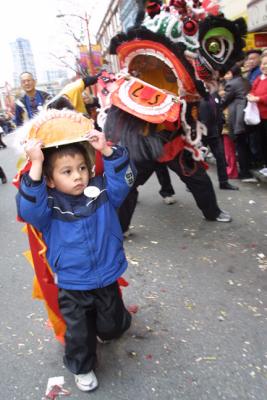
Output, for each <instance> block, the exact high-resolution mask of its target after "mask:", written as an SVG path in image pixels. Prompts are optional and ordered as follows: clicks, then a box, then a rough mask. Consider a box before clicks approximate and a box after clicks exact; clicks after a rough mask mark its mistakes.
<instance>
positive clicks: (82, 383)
mask: <svg viewBox="0 0 267 400" xmlns="http://www.w3.org/2000/svg"><path fill="white" fill-rule="evenodd" d="M74 377H75V383H76V386H77V387H78V389H80V390H81V391H82V392H91V391H92V390H95V389H96V388H97V386H98V381H97V378H96V376H95V373H94V371H90V372H88V374H79V375H74Z"/></svg>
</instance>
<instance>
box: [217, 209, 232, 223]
mask: <svg viewBox="0 0 267 400" xmlns="http://www.w3.org/2000/svg"><path fill="white" fill-rule="evenodd" d="M216 221H217V222H231V221H232V217H231V215H230V214H228V213H227V212H225V211H221V212H220V214H219V215H218V217H217V218H216Z"/></svg>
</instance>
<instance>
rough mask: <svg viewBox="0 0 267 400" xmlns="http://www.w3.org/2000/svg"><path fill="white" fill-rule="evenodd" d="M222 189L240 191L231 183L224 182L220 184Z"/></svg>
mask: <svg viewBox="0 0 267 400" xmlns="http://www.w3.org/2000/svg"><path fill="white" fill-rule="evenodd" d="M220 189H224V190H239V187H237V186H234V185H231V183H229V182H222V183H220Z"/></svg>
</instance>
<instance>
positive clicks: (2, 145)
mask: <svg viewBox="0 0 267 400" xmlns="http://www.w3.org/2000/svg"><path fill="white" fill-rule="evenodd" d="M0 147H2V148H5V147H6V144H5V143H4V142H3V140H2V133H0Z"/></svg>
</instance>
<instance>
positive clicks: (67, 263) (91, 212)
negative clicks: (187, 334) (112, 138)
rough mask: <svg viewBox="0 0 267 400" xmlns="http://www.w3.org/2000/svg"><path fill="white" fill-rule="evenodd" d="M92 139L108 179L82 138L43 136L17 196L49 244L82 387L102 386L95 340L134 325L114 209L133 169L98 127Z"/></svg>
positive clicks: (32, 146)
mask: <svg viewBox="0 0 267 400" xmlns="http://www.w3.org/2000/svg"><path fill="white" fill-rule="evenodd" d="M88 141H89V142H90V144H91V145H92V146H93V148H94V149H95V150H98V151H100V152H101V153H102V156H103V161H104V171H105V174H104V175H103V176H97V177H93V176H92V174H91V171H92V165H90V161H89V158H88V156H87V152H86V150H85V147H84V146H83V145H82V144H81V143H72V144H67V145H64V146H59V147H52V148H45V149H43V150H42V147H43V144H42V142H41V141H38V140H33V141H32V140H31V141H29V142H28V144H26V147H25V150H26V154H27V156H28V158H29V160H30V161H31V163H32V164H31V168H30V171H29V173H28V174H27V173H26V174H24V175H23V177H22V180H21V185H20V190H19V194H18V195H17V208H18V214H19V216H20V217H21V218H22V219H23V220H24V221H26V222H28V223H30V224H32V225H33V226H34V227H35V228H37V229H38V230H39V231H40V232H41V233H42V235H43V239H44V241H45V243H46V245H47V259H48V261H49V264H50V266H51V268H52V270H53V272H54V276H55V281H56V283H57V285H58V288H59V297H58V301H59V307H60V310H61V313H62V316H63V318H64V320H65V322H66V334H65V355H64V363H65V365H66V367H67V368H68V369H69V370H70V371H71V372H72V373H73V374H74V375H75V382H76V385H77V386H78V388H79V389H80V390H82V391H91V390H94V389H96V388H97V386H98V382H97V378H96V376H95V374H94V367H95V363H96V343H97V338H99V339H100V340H102V341H105V340H110V339H113V338H118V337H119V336H121V335H122V333H123V332H125V331H126V330H127V329H128V328H129V327H130V324H131V316H130V314H129V312H128V311H127V310H126V308H125V307H124V304H123V301H122V298H121V296H120V293H119V289H118V284H117V279H118V278H119V277H120V276H121V275H122V274H123V273H124V271H125V270H126V267H127V261H126V258H125V254H124V249H123V238H122V232H121V228H120V224H119V221H118V217H117V212H116V209H117V208H118V207H119V206H120V204H121V203H122V201H123V200H124V198H125V197H126V195H127V194H128V191H129V189H130V186H131V185H132V184H133V181H134V174H133V172H132V169H131V165H130V162H129V156H128V152H127V150H126V149H125V148H123V147H119V146H116V147H110V146H108V145H107V143H106V140H105V136H104V134H103V133H102V132H98V131H96V130H93V131H91V132H90V133H89V135H88Z"/></svg>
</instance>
